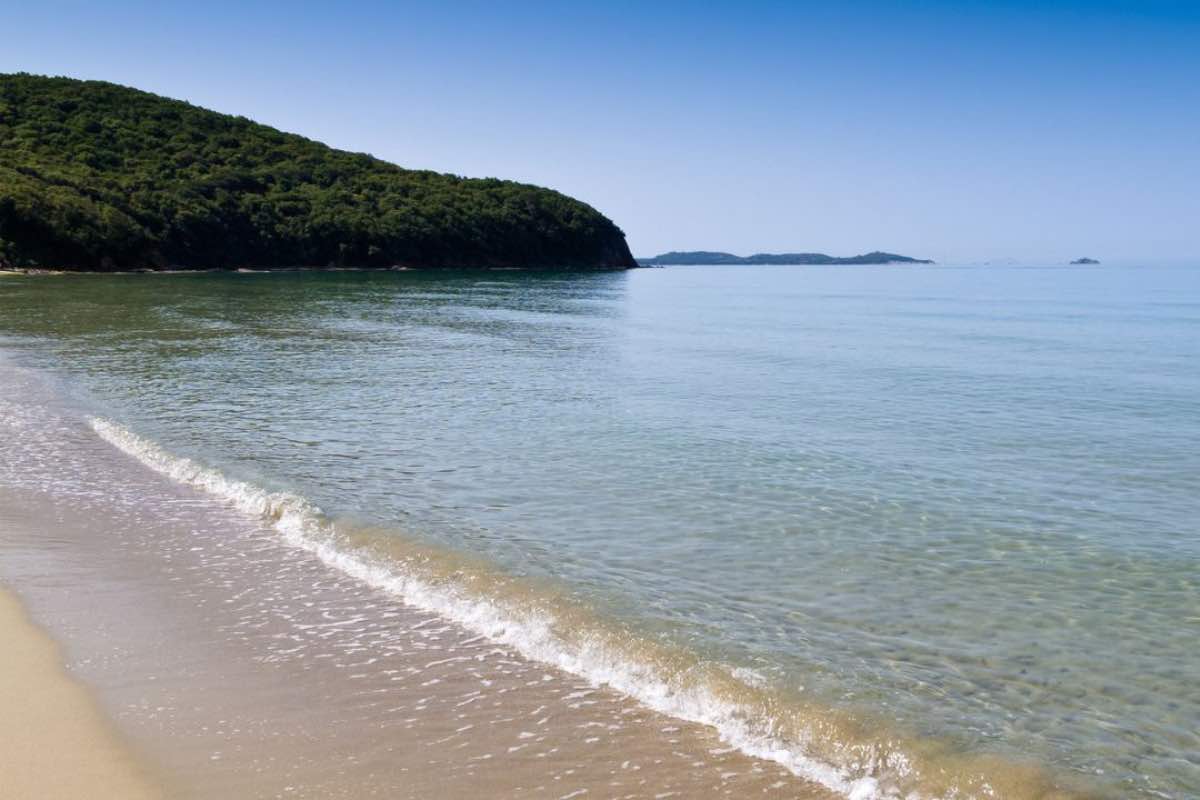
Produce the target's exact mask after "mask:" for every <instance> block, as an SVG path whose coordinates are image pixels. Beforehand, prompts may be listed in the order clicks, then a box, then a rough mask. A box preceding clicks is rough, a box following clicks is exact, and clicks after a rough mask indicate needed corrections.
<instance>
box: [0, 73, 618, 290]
mask: <svg viewBox="0 0 1200 800" xmlns="http://www.w3.org/2000/svg"><path fill="white" fill-rule="evenodd" d="M398 266H402V267H537V268H556V267H578V268H601V269H603V268H610V269H623V268H627V267H634V266H636V263H635V262H634V260H633V256H632V255H631V254H630V252H629V247H628V245H627V244H626V243H625V235H624V234H623V233H622V232H621V230H620V229H619V228H618V227H617V226H616V225H614V224H613V223H612V222H611V221H610V220H609V219H607V218H606V217H605V216H603V215H602V214H600V213H599V212H598V211H596V210H595V209H594V208H592V207H590V206H588V205H585V204H584V203H581V202H579V201H578V200H574V199H572V198H570V197H567V196H565V195H563V194H560V193H558V192H555V191H551V190H549V189H543V188H540V187H537V186H530V185H528V184H522V183H514V182H512V181H504V180H497V179H493V178H483V179H475V178H462V177H458V176H456V175H443V174H439V173H436V172H429V171H417V170H409V169H402V168H401V167H398V166H396V165H394V164H389V163H387V162H385V161H381V160H379V159H377V158H373V157H372V156H369V155H365V154H362V153H348V152H345V151H342V150H334V149H333V148H330V147H327V146H325V145H323V144H321V143H319V142H314V141H311V140H309V139H305V138H303V137H301V136H296V135H294V134H289V133H283V132H281V131H278V130H276V129H274V128H270V127H267V126H266V125H260V124H257V123H255V122H251V121H250V120H248V119H245V118H244V117H233V116H229V115H226V114H219V113H216V112H214V111H208V110H205V109H202V108H198V107H196V106H193V105H190V104H188V103H185V102H181V101H179V100H171V99H168V98H165V97H159V96H157V95H153V94H148V93H146V92H142V91H138V90H136V89H131V88H127V87H124V86H118V85H115V84H111V83H102V82H99V81H79V80H73V79H69V78H50V77H42V76H35V75H29V74H24V73H21V74H0V268H7V269H20V268H46V269H60V270H100V271H115V270H138V269H168V268H170V269H233V268H239V267H252V268H266V269H273V268H289V267H367V268H388V267H398Z"/></svg>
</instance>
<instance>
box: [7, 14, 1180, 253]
mask: <svg viewBox="0 0 1200 800" xmlns="http://www.w3.org/2000/svg"><path fill="white" fill-rule="evenodd" d="M0 25H2V27H3V30H2V31H0V41H2V46H0V72H15V71H25V72H33V73H39V74H52V75H69V76H72V77H79V78H90V79H100V80H108V81H113V82H116V83H121V84H126V85H130V86H136V87H138V88H141V89H145V90H148V91H152V92H156V93H159V94H163V95H168V96H171V97H176V98H180V99H184V100H187V101H189V102H192V103H195V104H197V105H200V106H204V107H207V108H212V109H216V110H219V111H223V112H227V113H233V114H241V115H244V116H247V117H250V118H251V119H254V120H257V121H259V122H263V123H266V124H269V125H272V126H275V127H277V128H281V129H283V130H287V131H292V132H295V133H299V134H302V135H305V136H308V137H311V138H314V139H318V140H320V141H323V142H325V143H327V144H329V145H331V146H333V147H338V148H342V149H346V150H353V151H361V152H368V153H371V154H373V155H375V156H378V157H379V158H382V159H385V160H388V161H392V162H395V163H397V164H400V165H402V166H406V167H414V168H423V169H435V170H438V171H442V172H452V173H455V174H459V175H468V176H495V177H501V178H510V179H514V180H520V181H526V182H530V183H535V184H539V185H543V186H549V187H551V188H554V189H557V190H559V191H562V192H565V193H566V194H569V195H571V196H573V197H577V198H579V199H581V200H584V201H585V202H588V203H590V204H591V205H593V206H595V207H596V208H598V209H599V210H601V211H602V212H604V213H605V214H607V215H608V216H609V217H611V218H612V219H613V220H614V221H616V223H617V224H618V225H620V226H621V228H622V229H623V230H624V231H625V233H626V235H627V237H628V239H629V243H630V246H631V248H632V249H633V251H634V253H635V255H639V256H645V255H653V254H656V253H659V252H663V251H666V250H698V249H709V250H725V251H730V252H734V253H739V254H748V253H752V252H763V251H766V252H778V251H806V252H808V251H817V252H827V253H832V254H834V255H849V254H853V253H860V252H865V251H868V250H876V249H879V250H888V251H891V252H898V253H903V254H906V255H912V256H918V257H929V258H934V259H937V260H939V261H951V262H955V261H957V262H989V261H990V262H996V261H1003V260H1007V259H1012V260H1018V261H1040V262H1047V263H1057V262H1061V261H1063V260H1067V259H1070V258H1075V257H1079V256H1085V255H1086V256H1092V257H1096V258H1101V259H1103V260H1109V261H1120V260H1137V259H1158V260H1166V261H1171V260H1189V259H1192V258H1193V257H1195V260H1196V261H1197V262H1198V263H1200V0H1190V2H1162V1H1159V0H1143V1H1142V2H1116V1H1110V2H1070V0H1067V1H1065V2H1058V3H1049V2H1039V3H1035V2H982V1H980V2H972V1H971V0H959V2H937V1H936V0H930V1H929V2H886V3H885V2H825V3H808V2H801V1H800V0H793V2H773V1H759V0H743V2H671V1H670V0H663V1H662V2H608V3H589V2H582V1H580V2H520V0H512V2H503V3H500V2H452V1H451V0H447V1H446V2H427V3H408V2H342V3H321V4H318V3H311V4H310V3H304V2H295V0H293V1H292V2H288V3H273V2H259V3H255V2H238V3H225V2H208V3H203V4H201V3H187V4H183V3H174V4H173V3H165V2H135V1H132V0H109V1H107V2H104V3H96V2H94V1H92V2H75V3H70V2H67V3H64V2H55V1H54V0H40V1H39V2H30V1H29V0H0Z"/></svg>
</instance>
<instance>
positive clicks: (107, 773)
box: [0, 587, 161, 800]
mask: <svg viewBox="0 0 1200 800" xmlns="http://www.w3.org/2000/svg"><path fill="white" fill-rule="evenodd" d="M0 640H2V641H3V642H4V647H3V651H4V655H3V657H2V658H0V797H4V798H8V800H24V799H25V798H28V799H29V800H34V798H37V800H57V799H58V798H62V800H77V799H78V798H82V797H88V798H96V799H97V800H104V799H105V798H112V799H113V800H140V799H141V798H154V797H160V796H161V794H160V792H159V790H158V788H157V787H156V785H155V783H154V781H153V780H151V778H150V777H149V776H148V775H147V774H146V770H145V769H144V768H143V767H142V765H140V764H139V763H138V762H137V760H136V759H135V757H134V756H133V754H132V753H131V752H130V751H129V749H128V748H127V747H125V746H124V744H123V743H122V742H121V741H120V739H119V737H118V736H117V734H116V732H115V731H114V729H113V726H112V724H111V723H110V722H109V720H108V719H106V718H105V717H104V716H103V714H102V713H101V711H100V710H99V709H98V707H97V705H96V702H95V700H94V698H93V697H92V696H91V695H90V694H89V693H88V691H87V690H86V689H85V688H84V687H83V686H82V685H80V684H79V683H78V682H77V681H76V680H75V679H74V678H73V677H71V676H70V675H68V674H67V672H66V671H65V670H64V669H63V666H62V656H61V653H60V652H59V649H58V647H57V645H56V644H55V643H54V641H53V640H51V639H50V637H49V636H48V635H47V634H46V633H45V632H44V631H42V630H41V629H40V628H38V627H36V626H35V625H34V624H33V623H32V622H30V621H29V619H28V618H27V616H26V614H25V610H24V609H23V608H22V607H21V606H20V604H19V603H18V601H17V599H16V598H15V597H14V596H13V595H12V594H10V593H9V592H8V591H6V590H4V589H3V588H2V587H0Z"/></svg>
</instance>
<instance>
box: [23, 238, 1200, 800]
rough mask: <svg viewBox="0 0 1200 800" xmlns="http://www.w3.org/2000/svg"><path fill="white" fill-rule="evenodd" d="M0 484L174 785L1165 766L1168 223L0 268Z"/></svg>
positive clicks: (1184, 509)
mask: <svg viewBox="0 0 1200 800" xmlns="http://www.w3.org/2000/svg"><path fill="white" fill-rule="evenodd" d="M0 506H3V507H4V508H5V509H6V510H0V577H3V578H4V579H5V581H6V582H8V583H10V584H11V585H12V586H13V587H14V588H15V589H16V590H17V592H18V593H19V594H22V596H23V597H24V598H25V599H26V600H27V602H28V603H29V604H30V607H31V609H32V613H33V614H34V616H35V618H37V619H39V620H40V621H41V622H43V623H44V624H45V625H46V626H47V627H48V628H50V629H51V630H52V631H54V632H56V633H57V634H58V635H59V636H60V637H61V638H62V640H63V641H64V642H65V643H66V645H65V646H66V648H67V652H68V655H69V657H70V659H71V660H72V661H71V663H72V664H73V670H75V671H77V672H78V673H79V674H80V675H82V676H83V677H84V678H85V679H86V680H87V682H89V683H90V684H91V685H93V686H94V687H95V688H96V691H97V693H98V696H99V697H100V699H101V702H102V703H103V704H104V706H105V707H106V708H107V709H108V710H109V711H110V712H111V714H112V716H113V718H114V719H115V720H116V723H117V724H118V726H119V727H121V729H122V730H123V731H125V733H126V734H127V735H128V737H129V738H130V739H131V740H132V741H134V742H135V743H137V744H138V746H139V747H140V748H141V750H142V751H143V752H144V753H146V755H147V758H149V759H150V760H151V761H153V762H154V763H157V764H159V765H160V766H161V768H162V769H163V771H164V773H166V774H167V775H168V777H169V780H173V781H175V782H176V783H177V784H178V796H181V797H183V796H189V797H190V796H212V797H220V796H241V797H259V796H261V797H303V796H313V797H318V796H319V797H335V796H343V794H344V796H347V797H350V796H355V797H367V796H413V797H421V796H429V795H430V794H431V793H441V796H444V797H450V796H464V797H466V796H497V797H499V796H512V797H518V796H529V797H534V796H546V797H582V796H584V795H586V796H587V797H589V798H592V797H642V796H645V797H656V796H657V797H668V796H679V797H708V796H712V797H719V796H732V797H747V796H770V797H814V798H815V797H830V798H837V797H844V798H853V800H869V799H870V798H893V797H894V798H912V799H916V798H1020V799H1022V800H1023V799H1024V798H1052V797H1054V798H1060V797H1061V798H1066V797H1098V798H1108V797H1112V798H1118V797H1119V798H1172V799H1178V800H1185V799H1186V798H1195V797H1200V264H1195V265H1191V266H1189V265H1187V264H1183V265H1161V264H1156V263H1154V262H1145V263H1130V264H1124V265H1111V266H1110V265H1100V266H1087V267H1083V266H1053V265H1039V264H1037V263H1030V264H1026V265H1003V266H978V265H953V264H950V265H885V266H833V267H822V266H805V267H788V266H680V267H671V268H665V269H637V270H630V271H624V272H526V271H516V270H512V271H504V270H494V271H475V272H468V271H462V272H441V271H389V272H353V271H344V272H306V271H295V272H279V273H249V272H246V273H201V274H139V275H29V276H10V277H4V278H0ZM460 703H462V705H459V704H460ZM460 729H461V730H460ZM398 787H401V788H398ZM339 792H342V793H343V794H339Z"/></svg>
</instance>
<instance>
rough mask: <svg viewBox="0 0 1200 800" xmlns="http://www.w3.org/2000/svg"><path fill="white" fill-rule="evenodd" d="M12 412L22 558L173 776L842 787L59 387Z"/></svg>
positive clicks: (488, 787) (393, 792)
mask: <svg viewBox="0 0 1200 800" xmlns="http://www.w3.org/2000/svg"><path fill="white" fill-rule="evenodd" d="M10 375H11V377H12V378H13V383H14V385H13V387H12V388H13V390H14V391H17V392H21V393H23V396H24V397H33V396H35V395H36V394H37V393H38V392H39V391H40V390H39V387H38V386H37V382H36V381H31V382H28V383H23V382H22V381H21V380H20V379H21V377H22V374H21V373H19V372H18V373H11V374H10ZM24 377H26V378H28V377H29V376H28V374H27V373H25V374H24ZM18 384H19V385H18ZM0 417H2V419H0V423H3V424H5V425H7V426H9V427H10V430H9V431H8V432H7V433H9V434H10V435H3V434H5V433H6V432H5V431H3V430H0V577H2V578H3V580H5V581H6V582H8V583H9V584H10V585H11V586H13V587H16V588H17V589H18V590H19V591H20V593H21V596H22V598H23V600H25V601H26V604H27V606H28V607H29V608H30V609H31V613H32V614H33V616H34V617H35V618H36V619H38V620H39V622H42V623H44V624H45V626H46V628H47V629H48V630H49V631H50V632H51V633H52V634H53V635H54V637H55V638H56V639H57V640H58V641H60V642H61V643H62V645H63V648H64V649H63V657H64V658H65V660H66V661H67V664H68V666H69V668H70V670H71V672H72V673H73V674H77V675H79V676H81V677H82V678H83V680H85V681H86V682H87V684H88V685H89V686H90V687H94V690H95V696H96V698H97V700H98V702H99V704H100V706H101V707H102V708H103V709H104V710H105V711H106V712H107V714H108V715H109V716H110V717H111V719H112V720H113V722H114V723H115V725H116V726H117V728H118V729H119V731H120V733H121V734H122V735H123V736H124V737H126V739H127V740H128V741H129V742H130V744H131V746H132V748H133V752H136V753H138V754H139V755H141V754H144V755H145V757H146V759H147V762H148V763H149V764H150V765H152V767H153V769H154V770H155V773H154V774H155V775H156V776H159V775H161V776H162V782H163V784H164V786H165V788H164V796H166V797H178V798H188V799H189V800H191V799H193V798H198V799H199V800H206V799H207V798H213V799H214V800H215V799H216V798H222V799H224V798H230V797H237V798H247V799H250V798H369V797H389V798H424V797H429V796H433V795H437V796H440V797H444V798H459V797H461V798H467V797H489V798H506V797H511V798H517V797H521V798H525V797H530V798H572V797H612V798H667V797H681V798H682V797H688V798H707V797H714V798H716V797H747V796H754V797H778V798H783V797H788V798H829V797H832V796H833V795H832V794H831V793H830V792H828V791H827V790H825V789H823V788H822V787H820V786H817V785H814V784H812V783H809V782H807V781H804V780H801V779H799V778H797V777H796V776H795V775H793V774H791V773H790V772H788V771H787V770H785V769H784V768H783V767H782V766H780V765H779V764H777V763H774V762H772V761H766V760H761V759H757V758H753V757H750V756H748V755H746V754H744V753H742V752H740V751H738V750H736V749H734V748H732V747H730V746H729V745H728V744H727V743H724V742H722V741H721V740H720V738H719V737H718V735H717V733H716V732H715V731H714V730H713V729H711V728H708V727H705V726H702V725H696V724H689V723H685V722H681V721H679V720H677V719H674V718H672V717H668V716H665V715H663V714H660V713H657V712H654V711H651V710H649V709H647V708H645V707H643V706H641V705H639V704H637V703H636V702H634V701H633V700H631V699H629V698H627V697H624V696H622V695H620V694H618V693H617V692H615V691H612V690H610V689H607V688H604V687H598V686H595V685H592V684H590V683H588V682H587V681H585V680H583V679H580V678H578V677H576V676H573V675H571V674H568V673H566V672H563V671H561V670H558V669H554V668H551V667H548V666H546V665H543V664H540V663H537V662H534V661H530V660H528V659H526V658H523V657H522V656H520V654H518V653H515V652H513V651H511V650H510V649H508V648H506V647H504V646H501V645H498V644H496V643H495V642H492V641H490V640H488V639H486V638H484V637H480V636H478V635H474V634H472V633H471V632H469V631H467V630H466V629H464V628H461V627H459V626H457V625H455V624H452V623H450V622H448V621H446V620H445V619H443V618H441V617H439V616H437V615H436V614H433V613H430V612H427V611H422V610H419V609H416V608H413V607H411V606H407V605H405V604H404V603H403V602H401V601H400V600H398V599H397V598H395V597H393V596H391V595H389V594H387V593H386V592H382V591H379V590H376V589H372V588H371V587H370V586H367V585H365V584H364V583H362V582H360V581H358V580H356V579H355V578H353V577H350V576H349V575H346V574H344V573H341V572H339V571H337V570H331V569H330V568H329V567H328V566H327V565H326V564H324V563H323V562H321V561H320V559H318V558H317V557H316V556H314V555H312V554H310V553H307V552H305V551H303V550H299V549H297V548H295V547H292V546H289V545H288V544H287V543H286V542H284V541H283V540H282V539H281V537H280V536H279V534H278V531H276V530H275V529H273V528H272V527H271V526H269V525H266V524H264V523H263V522H262V521H260V520H255V519H252V518H248V517H247V516H246V515H245V514H244V513H241V512H239V511H237V510H236V509H232V508H230V507H228V505H227V504H223V503H221V502H219V501H217V500H215V499H214V498H212V497H210V496H207V495H205V494H203V493H200V492H197V491H195V490H194V489H192V488H190V487H187V486H184V485H181V484H179V483H177V482H174V481H172V480H170V479H168V478H166V477H164V476H162V475H159V474H157V473H155V472H153V471H151V470H148V469H146V468H145V467H144V466H142V465H141V464H139V463H137V462H136V461H134V460H133V459H131V458H129V457H128V456H127V455H125V454H123V453H121V452H120V451H118V450H116V449H115V448H113V447H112V446H111V445H109V444H108V443H106V442H104V441H102V440H100V439H99V438H98V437H97V436H96V435H95V433H94V432H93V431H92V430H91V429H90V428H89V427H88V426H87V425H86V423H85V422H84V421H83V420H82V419H80V418H78V417H76V416H74V415H72V414H70V413H66V412H63V411H62V410H60V409H57V408H56V407H55V404H54V402H52V401H47V402H29V403H24V404H20V405H15V404H14V405H12V406H11V407H9V408H8V409H7V410H6V412H5V414H3V415H0ZM79 691H82V690H79ZM81 696H82V695H81ZM89 741H90V740H89ZM83 749H87V748H86V747H83V746H82V745H81V746H79V747H75V748H73V749H68V750H66V751H64V748H63V747H62V746H61V744H60V745H59V746H58V747H57V748H56V749H55V750H53V751H52V752H53V753H54V760H55V763H57V764H61V763H63V753H64V752H73V751H74V750H83ZM97 785H102V784H99V783H97ZM0 796H4V797H9V796H14V795H13V794H12V793H11V792H9V793H5V792H0ZM15 796H17V797H20V796H21V795H20V794H16V795H15ZM35 796H39V797H47V796H52V795H50V794H48V793H40V794H38V795H35ZM80 796H103V795H97V794H95V793H90V794H89V793H85V794H83V795H80ZM123 796H129V797H137V796H139V795H136V794H131V793H127V794H125V795H123Z"/></svg>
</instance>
